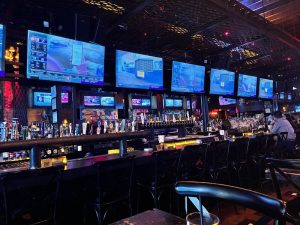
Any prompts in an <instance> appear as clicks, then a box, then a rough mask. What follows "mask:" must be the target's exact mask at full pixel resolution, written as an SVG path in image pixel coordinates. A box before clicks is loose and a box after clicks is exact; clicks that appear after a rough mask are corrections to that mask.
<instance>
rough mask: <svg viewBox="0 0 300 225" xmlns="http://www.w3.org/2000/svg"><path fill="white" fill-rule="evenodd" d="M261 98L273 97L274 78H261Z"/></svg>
mask: <svg viewBox="0 0 300 225" xmlns="http://www.w3.org/2000/svg"><path fill="white" fill-rule="evenodd" d="M258 97H259V98H266V99H272V98H273V80H269V79H263V78H260V79H259V95H258Z"/></svg>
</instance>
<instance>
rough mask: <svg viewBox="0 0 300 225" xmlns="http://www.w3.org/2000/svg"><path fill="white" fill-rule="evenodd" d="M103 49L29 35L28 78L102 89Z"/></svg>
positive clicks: (50, 37)
mask: <svg viewBox="0 0 300 225" xmlns="http://www.w3.org/2000/svg"><path fill="white" fill-rule="evenodd" d="M104 54H105V47H104V46H101V45H96V44H91V43H86V42H81V41H76V40H72V39H68V38H63V37H59V36H55V35H50V34H44V33H40V32H36V31H28V43H27V78H29V79H38V80H49V81H59V82H68V83H79V84H95V85H101V84H103V81H104Z"/></svg>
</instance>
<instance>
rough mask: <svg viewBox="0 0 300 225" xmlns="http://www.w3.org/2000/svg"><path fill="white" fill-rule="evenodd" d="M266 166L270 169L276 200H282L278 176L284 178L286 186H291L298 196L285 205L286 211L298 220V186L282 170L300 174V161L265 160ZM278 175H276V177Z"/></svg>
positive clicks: (299, 204) (299, 212) (299, 197)
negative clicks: (290, 170)
mask: <svg viewBox="0 0 300 225" xmlns="http://www.w3.org/2000/svg"><path fill="white" fill-rule="evenodd" d="M267 165H268V168H269V169H270V174H271V177H272V181H273V187H274V190H275V192H276V195H277V198H279V199H282V193H281V188H280V184H279V180H278V175H280V176H281V177H282V178H284V179H285V180H286V181H287V183H288V184H290V185H291V186H293V187H294V188H295V189H296V190H297V192H298V196H297V197H296V198H294V199H293V200H291V201H288V202H287V203H286V208H287V211H288V212H289V213H290V214H291V215H293V216H295V217H298V218H299V219H300V186H299V185H298V184H296V182H294V181H293V180H292V178H291V177H290V176H289V175H287V174H286V173H285V172H284V170H283V169H292V170H295V171H296V172H298V173H299V172H300V160H299V159H282V160H281V159H272V158H267ZM277 174H278V175H277Z"/></svg>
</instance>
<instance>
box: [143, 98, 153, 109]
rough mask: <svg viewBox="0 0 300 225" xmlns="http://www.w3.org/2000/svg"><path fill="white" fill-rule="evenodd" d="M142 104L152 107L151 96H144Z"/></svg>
mask: <svg viewBox="0 0 300 225" xmlns="http://www.w3.org/2000/svg"><path fill="white" fill-rule="evenodd" d="M142 106H145V107H150V106H151V101H150V99H149V98H143V99H142Z"/></svg>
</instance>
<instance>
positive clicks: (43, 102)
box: [33, 91, 52, 107]
mask: <svg viewBox="0 0 300 225" xmlns="http://www.w3.org/2000/svg"><path fill="white" fill-rule="evenodd" d="M51 97H52V95H51V93H49V92H38V91H36V92H33V105H34V106H41V107H50V106H51Z"/></svg>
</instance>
